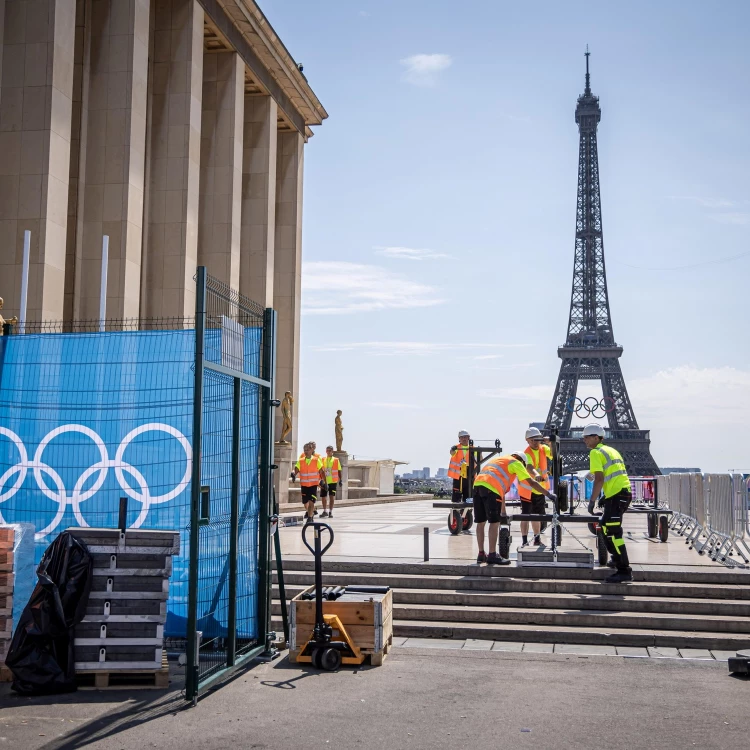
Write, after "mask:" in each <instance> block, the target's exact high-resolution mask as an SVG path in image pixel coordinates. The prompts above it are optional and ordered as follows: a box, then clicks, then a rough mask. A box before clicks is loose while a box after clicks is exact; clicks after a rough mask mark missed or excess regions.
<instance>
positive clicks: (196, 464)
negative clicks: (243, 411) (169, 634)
mask: <svg viewBox="0 0 750 750" xmlns="http://www.w3.org/2000/svg"><path fill="white" fill-rule="evenodd" d="M205 333H206V269H205V267H204V266H198V269H197V271H196V289H195V385H194V390H193V471H192V476H191V484H190V564H189V583H188V618H187V634H186V635H187V649H188V653H187V664H188V669H187V670H186V674H185V697H186V698H187V699H188V700H192V699H193V698H194V697H195V696H196V695H197V694H198V674H199V668H200V667H199V659H200V655H199V648H200V647H199V645H198V644H197V643H196V637H195V633H196V630H197V625H198V542H199V533H198V532H199V529H198V521H199V516H200V502H201V438H202V436H203V369H204V368H203V360H204V356H205Z"/></svg>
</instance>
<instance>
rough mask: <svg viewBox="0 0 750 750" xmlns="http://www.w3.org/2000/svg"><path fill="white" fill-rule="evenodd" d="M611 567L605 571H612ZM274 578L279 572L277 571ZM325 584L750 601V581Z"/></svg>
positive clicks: (430, 578)
mask: <svg viewBox="0 0 750 750" xmlns="http://www.w3.org/2000/svg"><path fill="white" fill-rule="evenodd" d="M610 573H611V571H610V570H609V569H607V572H606V574H605V575H607V574H610ZM284 580H285V582H286V583H288V584H299V585H307V586H309V585H311V584H312V583H313V580H314V571H313V570H312V569H309V570H289V569H287V567H286V564H285V565H284ZM274 581H276V573H275V571H274ZM323 584H324V585H326V586H335V585H338V586H346V585H347V584H359V585H368V586H390V587H391V588H400V589H406V588H418V589H427V588H429V589H433V590H449V591H453V590H458V589H460V590H464V591H465V590H470V591H503V592H509V593H511V592H516V593H525V592H529V593H534V594H555V595H558V596H561V595H566V594H567V595H590V596H602V595H613V596H625V597H630V596H639V597H655V598H673V597H674V598H685V599H703V600H714V599H717V600H739V601H749V602H750V584H748V585H745V586H741V585H716V584H701V583H647V582H642V581H633V582H632V583H628V584H627V585H625V586H624V585H621V584H611V583H603V582H602V581H601V580H596V581H592V580H580V579H565V578H553V579H536V578H527V577H523V578H514V577H510V576H477V575H468V576H463V577H457V576H451V575H425V573H424V570H423V571H422V573H421V574H420V575H410V574H399V573H380V572H374V571H370V572H367V573H362V572H339V571H330V570H328V568H326V569H325V570H324V571H323Z"/></svg>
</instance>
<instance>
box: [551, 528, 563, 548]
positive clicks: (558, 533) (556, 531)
mask: <svg viewBox="0 0 750 750" xmlns="http://www.w3.org/2000/svg"><path fill="white" fill-rule="evenodd" d="M552 534H553V535H554V537H555V546H556V547H559V546H560V545H561V544H562V526H558V527H557V528H556V529H553V530H552Z"/></svg>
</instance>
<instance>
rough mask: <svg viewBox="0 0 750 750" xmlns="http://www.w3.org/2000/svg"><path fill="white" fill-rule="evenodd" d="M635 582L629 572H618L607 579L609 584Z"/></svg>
mask: <svg viewBox="0 0 750 750" xmlns="http://www.w3.org/2000/svg"><path fill="white" fill-rule="evenodd" d="M632 580H633V574H632V573H631V572H630V571H629V570H618V571H617V572H616V573H613V574H612V575H611V576H609V578H606V579H605V581H606V582H607V583H627V582H628V581H632Z"/></svg>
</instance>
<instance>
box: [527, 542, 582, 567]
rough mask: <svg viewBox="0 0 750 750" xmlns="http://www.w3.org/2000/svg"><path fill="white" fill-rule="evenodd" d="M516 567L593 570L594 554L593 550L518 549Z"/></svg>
mask: <svg viewBox="0 0 750 750" xmlns="http://www.w3.org/2000/svg"><path fill="white" fill-rule="evenodd" d="M516 565H517V566H518V567H519V568H592V569H593V567H594V553H593V552H592V551H591V550H579V551H575V552H569V551H563V550H558V551H557V561H556V562H555V553H554V552H553V551H552V550H551V549H549V548H547V549H534V550H530V549H528V548H526V547H519V548H518V559H517V561H516Z"/></svg>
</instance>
